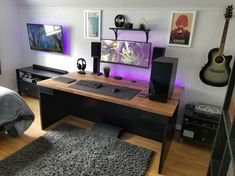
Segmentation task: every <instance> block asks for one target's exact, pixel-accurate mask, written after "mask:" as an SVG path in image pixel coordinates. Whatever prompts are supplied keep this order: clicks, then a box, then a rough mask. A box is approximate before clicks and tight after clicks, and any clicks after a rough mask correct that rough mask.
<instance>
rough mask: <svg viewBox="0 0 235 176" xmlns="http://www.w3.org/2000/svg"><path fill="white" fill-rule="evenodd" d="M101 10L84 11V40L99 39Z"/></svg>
mask: <svg viewBox="0 0 235 176" xmlns="http://www.w3.org/2000/svg"><path fill="white" fill-rule="evenodd" d="M100 30H101V10H85V11H84V38H86V39H100Z"/></svg>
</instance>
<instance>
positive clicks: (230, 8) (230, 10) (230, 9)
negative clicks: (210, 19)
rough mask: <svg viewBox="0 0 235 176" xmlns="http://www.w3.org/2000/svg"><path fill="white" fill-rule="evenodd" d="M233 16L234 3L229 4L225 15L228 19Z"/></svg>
mask: <svg viewBox="0 0 235 176" xmlns="http://www.w3.org/2000/svg"><path fill="white" fill-rule="evenodd" d="M232 16H233V5H228V7H227V8H226V12H225V14H224V17H225V18H226V19H230V18H232Z"/></svg>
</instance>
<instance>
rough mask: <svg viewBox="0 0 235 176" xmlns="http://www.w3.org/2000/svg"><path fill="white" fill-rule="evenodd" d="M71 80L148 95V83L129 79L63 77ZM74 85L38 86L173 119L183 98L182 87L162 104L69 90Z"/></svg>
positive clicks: (43, 83)
mask: <svg viewBox="0 0 235 176" xmlns="http://www.w3.org/2000/svg"><path fill="white" fill-rule="evenodd" d="M63 76H66V77H69V78H75V79H76V80H82V79H86V80H93V81H98V82H101V83H107V84H113V85H118V86H124V87H129V88H134V89H140V90H142V91H141V92H144V93H147V92H148V88H149V87H148V85H149V83H148V82H145V81H137V82H131V80H128V79H122V80H116V79H113V78H105V77H104V76H98V75H92V74H90V73H87V74H85V75H81V74H78V73H77V72H74V73H69V74H66V75H63ZM74 83H75V82H73V83H70V84H68V83H62V82H58V81H55V80H53V79H47V80H43V81H40V82H38V83H37V84H38V85H39V86H42V87H47V88H51V89H55V90H60V91H64V92H68V93H73V94H77V95H82V96H86V97H90V98H95V99H99V100H103V101H107V102H112V103H116V104H120V105H124V106H128V107H132V108H137V109H141V110H144V111H148V112H152V113H156V114H160V115H163V116H166V117H172V116H173V114H174V112H175V109H176V107H177V105H178V103H179V100H180V98H181V96H182V93H183V89H184V88H182V87H176V88H175V89H174V92H173V95H172V97H171V98H170V99H169V100H168V102H167V103H162V102H159V101H152V100H149V99H148V98H142V97H138V96H135V97H134V98H132V99H131V100H129V101H128V100H123V99H118V98H114V97H110V96H106V95H101V94H96V93H91V92H87V91H82V90H78V89H73V88H69V86H70V85H72V84H74Z"/></svg>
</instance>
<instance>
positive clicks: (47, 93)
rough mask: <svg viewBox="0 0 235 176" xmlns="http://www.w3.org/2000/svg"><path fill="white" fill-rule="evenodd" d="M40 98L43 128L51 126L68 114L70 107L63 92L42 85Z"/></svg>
mask: <svg viewBox="0 0 235 176" xmlns="http://www.w3.org/2000/svg"><path fill="white" fill-rule="evenodd" d="M39 98H40V99H39V100H40V113H41V128H42V129H45V128H47V127H49V126H50V125H52V124H53V123H55V122H57V121H58V120H60V119H62V118H64V117H65V116H66V115H67V109H68V108H67V106H66V99H65V97H64V94H63V93H59V92H57V91H55V90H53V89H49V88H44V87H40V97H39ZM67 104H68V103H67Z"/></svg>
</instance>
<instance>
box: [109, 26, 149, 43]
mask: <svg viewBox="0 0 235 176" xmlns="http://www.w3.org/2000/svg"><path fill="white" fill-rule="evenodd" d="M109 29H111V30H113V32H114V34H115V39H116V40H117V38H118V31H119V30H123V31H124V30H125V31H143V32H145V35H146V43H147V42H148V39H149V31H150V29H128V28H109Z"/></svg>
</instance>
